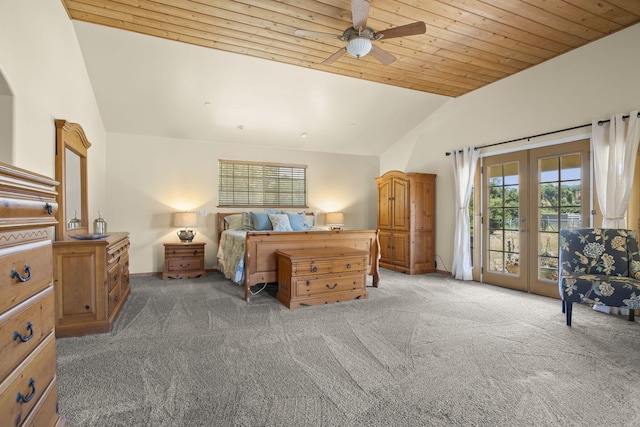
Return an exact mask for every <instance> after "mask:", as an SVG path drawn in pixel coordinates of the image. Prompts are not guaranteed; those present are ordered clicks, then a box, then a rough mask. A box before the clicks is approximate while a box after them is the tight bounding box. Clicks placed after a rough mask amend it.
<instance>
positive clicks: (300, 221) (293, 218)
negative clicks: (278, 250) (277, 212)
mask: <svg viewBox="0 0 640 427" xmlns="http://www.w3.org/2000/svg"><path fill="white" fill-rule="evenodd" d="M285 213H286V214H287V216H288V217H289V224H291V229H292V230H293V231H303V230H306V229H307V228H309V227H307V223H306V222H305V220H304V217H305V216H306V215H305V214H304V212H298V213H295V212H285Z"/></svg>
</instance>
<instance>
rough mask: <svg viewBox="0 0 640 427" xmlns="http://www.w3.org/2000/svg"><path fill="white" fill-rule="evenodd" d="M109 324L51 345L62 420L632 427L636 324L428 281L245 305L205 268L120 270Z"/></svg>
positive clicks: (636, 407) (409, 279) (531, 298)
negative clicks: (358, 296)
mask: <svg viewBox="0 0 640 427" xmlns="http://www.w3.org/2000/svg"><path fill="white" fill-rule="evenodd" d="M131 286H132V293H131V295H130V297H129V299H128V301H127V302H126V304H125V306H124V309H123V311H122V313H121V315H120V317H119V319H118V320H117V322H116V324H115V327H114V329H113V331H112V332H111V333H108V334H101V335H93V336H85V337H78V338H65V339H59V340H57V356H58V380H59V389H60V412H61V414H62V415H63V416H64V417H65V418H66V419H67V420H68V422H69V423H70V425H71V426H74V427H81V426H82V427H86V426H109V427H112V426H297V427H299V426H516V425H517V426H587V425H593V426H605V425H606V426H638V425H640V390H639V389H638V385H639V384H640V324H638V322H629V321H627V320H625V318H624V317H621V316H613V315H607V314H604V313H600V312H596V311H594V310H592V309H591V308H589V307H587V306H582V305H580V306H577V307H575V308H574V313H573V326H572V327H567V326H566V325H565V323H564V315H563V314H562V313H561V310H560V302H559V300H555V299H551V298H546V297H541V296H536V295H530V294H526V293H523V292H518V291H512V290H508V289H503V288H499V287H494V286H490V285H485V284H480V283H475V282H461V281H456V280H453V279H451V278H449V277H445V276H441V275H437V274H435V275H419V276H408V275H404V274H400V273H395V272H391V271H388V270H383V271H382V273H381V287H380V288H377V289H376V288H368V290H369V294H370V295H369V298H368V299H366V300H359V301H350V302H341V303H337V304H331V305H324V306H319V307H303V308H300V309H296V310H289V309H287V308H286V307H284V306H283V305H281V304H280V303H278V302H277V301H276V300H275V298H274V296H273V293H274V287H273V286H270V287H268V288H267V289H266V290H265V291H264V292H262V293H261V294H259V295H257V296H255V297H254V298H253V300H252V302H251V303H250V304H247V303H245V302H244V300H243V299H242V289H241V288H240V287H238V286H237V285H234V284H233V283H231V282H230V281H228V280H225V279H224V278H223V277H222V275H220V274H219V273H210V274H209V275H208V276H207V277H206V278H205V279H193V280H182V281H166V282H164V281H162V280H161V279H160V278H159V277H141V278H133V279H132V280H131Z"/></svg>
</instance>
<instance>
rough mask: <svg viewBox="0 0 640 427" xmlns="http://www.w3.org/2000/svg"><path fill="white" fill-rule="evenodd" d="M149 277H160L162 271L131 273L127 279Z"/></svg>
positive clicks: (208, 269)
mask: <svg viewBox="0 0 640 427" xmlns="http://www.w3.org/2000/svg"><path fill="white" fill-rule="evenodd" d="M204 271H206V272H207V273H212V272H216V271H219V270H218V269H217V268H205V269H204ZM149 276H162V271H156V272H152V273H131V274H129V277H149Z"/></svg>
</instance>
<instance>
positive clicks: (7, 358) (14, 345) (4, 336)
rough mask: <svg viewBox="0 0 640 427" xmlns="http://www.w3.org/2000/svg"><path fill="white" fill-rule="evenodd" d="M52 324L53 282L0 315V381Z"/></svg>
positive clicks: (42, 337) (46, 332) (51, 328)
mask: <svg viewBox="0 0 640 427" xmlns="http://www.w3.org/2000/svg"><path fill="white" fill-rule="evenodd" d="M53 325H54V312H53V286H50V287H49V288H47V289H46V290H44V291H42V292H41V293H39V294H38V295H36V296H34V297H33V298H30V299H28V300H27V301H25V302H23V303H22V304H20V305H18V306H17V307H14V308H13V309H11V310H10V311H7V312H5V313H4V314H2V315H1V316H0V381H2V380H4V379H5V378H6V377H7V375H9V374H10V373H11V372H12V371H13V370H14V369H15V368H16V367H17V366H18V365H19V364H20V363H21V362H22V361H23V360H24V358H25V357H27V355H29V353H31V352H32V351H33V350H34V349H35V348H36V347H38V345H39V344H40V343H41V342H42V341H43V340H44V339H45V338H46V336H47V335H49V333H50V332H51V331H53Z"/></svg>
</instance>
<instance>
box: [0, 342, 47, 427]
mask: <svg viewBox="0 0 640 427" xmlns="http://www.w3.org/2000/svg"><path fill="white" fill-rule="evenodd" d="M55 374H56V342H55V337H54V335H53V334H49V335H48V336H47V338H46V339H45V340H44V342H43V343H42V344H41V345H40V346H39V347H38V348H37V349H36V350H35V351H34V352H33V353H32V354H31V355H30V356H29V357H28V358H27V359H26V360H25V361H24V363H22V364H21V365H20V366H19V367H18V369H16V370H15V371H13V373H12V374H11V375H10V376H9V377H8V378H7V379H6V380H5V381H4V382H3V383H1V384H0V414H2V416H3V419H4V420H6V421H8V423H7V424H8V425H20V424H21V423H22V421H24V420H25V419H26V417H27V415H29V413H30V412H31V410H32V409H33V407H34V406H35V405H36V403H37V402H38V401H39V400H40V398H41V397H42V395H43V393H44V392H45V391H46V390H47V387H48V385H49V383H51V381H52V380H53V378H54V376H55Z"/></svg>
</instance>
